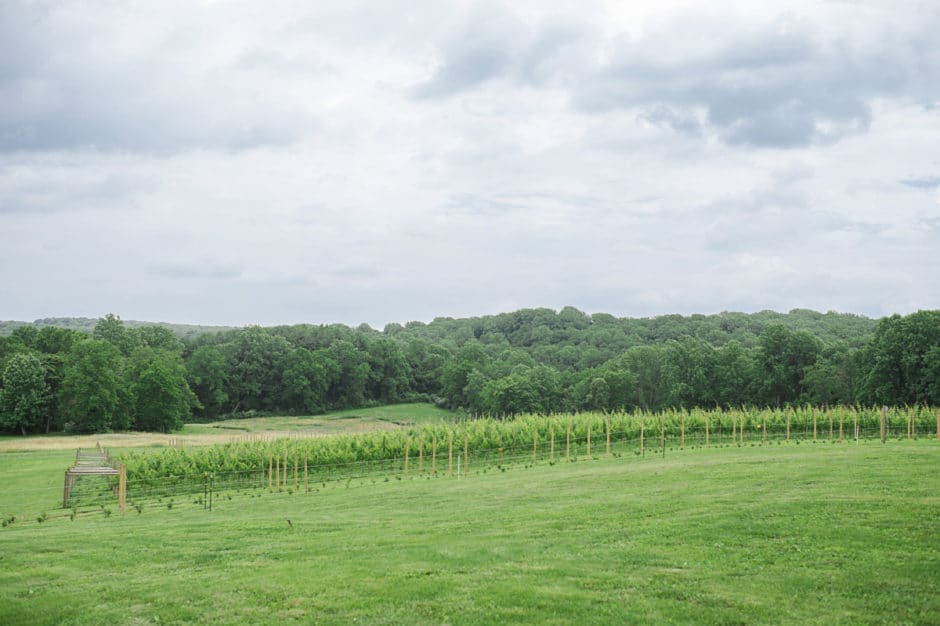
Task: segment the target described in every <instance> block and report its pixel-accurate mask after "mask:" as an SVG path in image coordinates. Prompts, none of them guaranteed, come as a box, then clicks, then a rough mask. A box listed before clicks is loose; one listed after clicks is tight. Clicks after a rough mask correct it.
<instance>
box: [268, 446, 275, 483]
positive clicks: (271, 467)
mask: <svg viewBox="0 0 940 626" xmlns="http://www.w3.org/2000/svg"><path fill="white" fill-rule="evenodd" d="M273 486H274V455H273V454H269V455H268V490H270V489H271V488H272V487H273Z"/></svg>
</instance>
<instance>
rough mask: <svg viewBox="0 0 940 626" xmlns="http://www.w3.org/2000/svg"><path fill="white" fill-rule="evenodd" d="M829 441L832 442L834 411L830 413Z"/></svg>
mask: <svg viewBox="0 0 940 626" xmlns="http://www.w3.org/2000/svg"><path fill="white" fill-rule="evenodd" d="M829 441H832V411H831V410H830V411H829Z"/></svg>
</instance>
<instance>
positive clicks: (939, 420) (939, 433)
mask: <svg viewBox="0 0 940 626" xmlns="http://www.w3.org/2000/svg"><path fill="white" fill-rule="evenodd" d="M937 440H938V441H940V409H937Z"/></svg>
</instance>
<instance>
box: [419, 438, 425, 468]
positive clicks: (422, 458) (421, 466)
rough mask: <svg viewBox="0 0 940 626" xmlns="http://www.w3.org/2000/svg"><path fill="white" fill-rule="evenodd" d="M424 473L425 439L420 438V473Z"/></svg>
mask: <svg viewBox="0 0 940 626" xmlns="http://www.w3.org/2000/svg"><path fill="white" fill-rule="evenodd" d="M423 473H424V439H423V438H422V439H419V440H418V474H419V475H420V474H423Z"/></svg>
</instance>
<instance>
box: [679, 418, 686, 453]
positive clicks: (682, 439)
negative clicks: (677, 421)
mask: <svg viewBox="0 0 940 626" xmlns="http://www.w3.org/2000/svg"><path fill="white" fill-rule="evenodd" d="M679 449H680V450H685V409H683V410H682V435H681V438H680V439H679Z"/></svg>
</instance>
